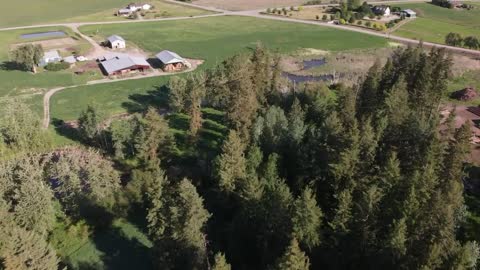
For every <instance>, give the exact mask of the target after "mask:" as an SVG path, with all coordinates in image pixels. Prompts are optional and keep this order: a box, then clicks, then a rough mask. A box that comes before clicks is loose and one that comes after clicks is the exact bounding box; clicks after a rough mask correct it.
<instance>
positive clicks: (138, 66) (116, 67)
mask: <svg viewBox="0 0 480 270" xmlns="http://www.w3.org/2000/svg"><path fill="white" fill-rule="evenodd" d="M100 66H101V67H102V69H103V71H104V73H105V74H106V75H119V74H125V73H128V72H131V71H140V72H143V71H145V70H148V69H150V68H151V66H150V64H149V63H148V62H147V61H146V60H145V59H144V58H141V57H133V56H128V55H118V56H115V57H113V58H109V59H105V58H104V60H103V61H101V62H100Z"/></svg>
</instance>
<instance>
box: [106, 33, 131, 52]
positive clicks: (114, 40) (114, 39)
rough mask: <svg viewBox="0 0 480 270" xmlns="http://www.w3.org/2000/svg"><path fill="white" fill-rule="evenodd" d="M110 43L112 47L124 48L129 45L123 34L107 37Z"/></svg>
mask: <svg viewBox="0 0 480 270" xmlns="http://www.w3.org/2000/svg"><path fill="white" fill-rule="evenodd" d="M107 41H108V45H109V46H110V48H112V49H124V48H125V47H126V46H127V45H126V43H125V39H123V38H122V37H121V36H117V35H113V36H109V37H108V38H107Z"/></svg>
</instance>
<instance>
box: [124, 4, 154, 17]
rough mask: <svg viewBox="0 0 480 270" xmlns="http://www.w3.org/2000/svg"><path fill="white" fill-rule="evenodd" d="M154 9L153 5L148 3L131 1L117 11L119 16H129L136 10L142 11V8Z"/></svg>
mask: <svg viewBox="0 0 480 270" xmlns="http://www.w3.org/2000/svg"><path fill="white" fill-rule="evenodd" d="M150 9H152V5H150V4H146V3H131V4H128V5H127V6H126V7H124V8H121V9H119V10H118V11H117V15H118V16H129V15H131V14H133V13H135V12H138V11H142V10H150Z"/></svg>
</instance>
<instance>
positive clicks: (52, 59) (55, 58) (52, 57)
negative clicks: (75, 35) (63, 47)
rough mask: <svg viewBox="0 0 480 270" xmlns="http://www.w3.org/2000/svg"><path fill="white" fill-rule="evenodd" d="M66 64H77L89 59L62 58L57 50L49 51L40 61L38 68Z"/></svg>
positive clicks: (78, 57)
mask: <svg viewBox="0 0 480 270" xmlns="http://www.w3.org/2000/svg"><path fill="white" fill-rule="evenodd" d="M62 61H63V62H66V63H69V64H75V63H76V62H84V61H87V58H85V57H84V56H73V55H71V56H67V57H65V58H63V57H61V56H60V54H59V53H58V51H57V50H51V51H47V52H45V53H44V54H43V57H42V58H41V59H40V63H39V64H38V66H40V67H45V66H46V65H48V64H50V63H58V62H62Z"/></svg>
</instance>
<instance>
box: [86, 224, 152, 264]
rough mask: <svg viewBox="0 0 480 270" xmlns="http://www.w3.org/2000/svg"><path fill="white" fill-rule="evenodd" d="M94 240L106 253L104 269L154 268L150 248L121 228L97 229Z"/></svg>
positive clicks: (99, 248) (103, 258) (103, 257)
mask: <svg viewBox="0 0 480 270" xmlns="http://www.w3.org/2000/svg"><path fill="white" fill-rule="evenodd" d="M93 242H94V243H95V246H96V247H97V249H98V250H100V251H101V252H103V253H104V255H103V256H102V261H103V264H104V269H119V270H122V269H152V268H153V266H152V263H151V258H150V256H149V253H150V252H149V251H150V248H148V247H146V246H145V245H143V244H142V243H141V242H140V241H139V240H138V239H137V238H131V239H129V238H128V237H127V236H126V235H125V234H124V233H123V232H122V231H121V230H120V229H119V228H116V227H110V228H108V229H106V230H101V231H97V232H96V233H95V234H94V236H93Z"/></svg>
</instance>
